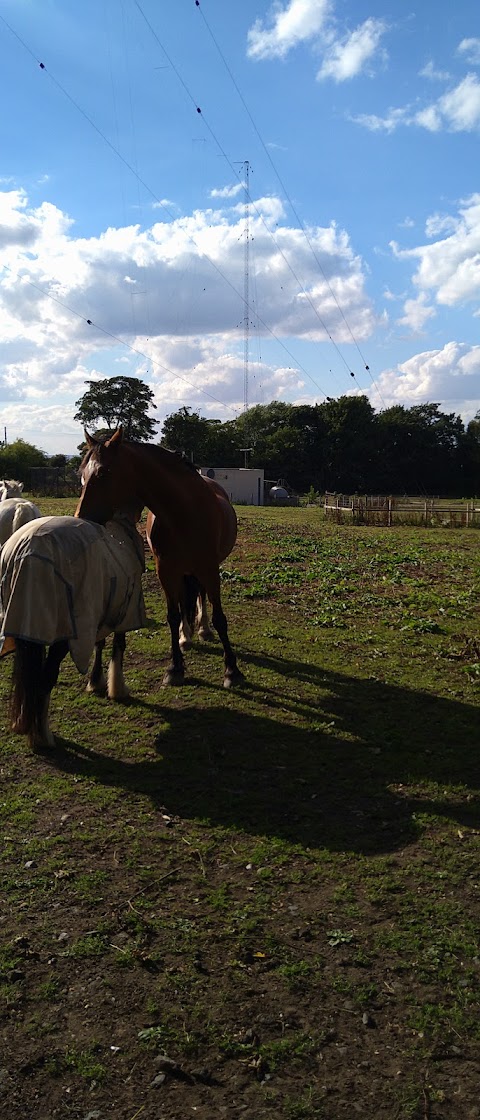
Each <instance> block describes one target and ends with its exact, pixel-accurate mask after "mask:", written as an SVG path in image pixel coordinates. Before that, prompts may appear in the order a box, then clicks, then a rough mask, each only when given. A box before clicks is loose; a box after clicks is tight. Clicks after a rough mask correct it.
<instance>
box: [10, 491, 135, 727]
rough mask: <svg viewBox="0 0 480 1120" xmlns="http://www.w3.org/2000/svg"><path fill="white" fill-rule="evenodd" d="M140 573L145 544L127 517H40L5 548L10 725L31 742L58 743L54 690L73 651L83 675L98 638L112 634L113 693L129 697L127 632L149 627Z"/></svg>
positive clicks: (101, 638) (110, 692)
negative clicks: (52, 718) (51, 713)
mask: <svg viewBox="0 0 480 1120" xmlns="http://www.w3.org/2000/svg"><path fill="white" fill-rule="evenodd" d="M124 508H125V506H124ZM143 570H144V549H143V542H142V539H141V537H140V534H139V533H138V532H137V530H136V527H135V522H134V520H133V519H132V518H131V517H129V516H120V515H117V516H116V517H115V518H114V519H113V520H111V521H109V523H108V525H106V526H102V525H98V524H93V523H92V522H87V521H80V520H79V519H78V518H77V517H40V518H38V519H36V520H34V521H31V522H30V523H29V524H28V525H25V526H24V527H23V528H21V529H18V530H17V532H16V533H14V534H13V536H12V537H10V539H9V540H8V541H7V543H6V544H5V545H4V547H3V549H2V552H1V554H0V655H3V654H5V653H9V652H11V651H13V652H14V662H13V675H12V694H11V701H10V707H11V716H12V727H13V729H14V730H15V731H18V732H20V733H22V734H26V735H28V737H29V740H30V744H31V745H32V746H33V747H36V746H53V745H54V738H53V735H52V733H51V731H50V728H49V721H48V710H49V703H50V694H51V692H52V689H53V687H54V685H55V684H56V682H57V680H58V673H59V669H60V665H61V662H62V661H63V658H64V657H65V656H66V655H67V653H68V652H70V655H71V657H72V660H73V662H74V664H75V665H76V667H77V669H78V671H79V672H80V673H82V674H85V673H86V672H87V670H88V665H89V661H90V658H91V655H92V652H93V649H94V646H95V642H96V641H102V640H103V639H104V638H105V637H106V636H107V635H108V634H111V633H112V632H114V633H115V641H114V649H113V652H112V662H111V665H110V674H109V694H110V695H111V696H113V697H115V698H117V699H118V698H120V696H122V695H125V684H124V680H123V652H124V649H125V631H127V630H137V629H139V628H140V627H142V626H145V624H146V617H145V607H144V602H143V593H142V584H141V577H142V572H143ZM47 648H48V653H47V652H46V649H47Z"/></svg>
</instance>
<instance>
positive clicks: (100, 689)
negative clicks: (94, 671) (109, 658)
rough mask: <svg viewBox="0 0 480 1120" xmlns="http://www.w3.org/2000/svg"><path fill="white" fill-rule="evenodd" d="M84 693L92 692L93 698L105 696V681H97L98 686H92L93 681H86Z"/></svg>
mask: <svg viewBox="0 0 480 1120" xmlns="http://www.w3.org/2000/svg"><path fill="white" fill-rule="evenodd" d="M85 691H86V692H92V693H93V695H94V696H106V695H107V682H106V680H103V681H99V682H98V684H93V681H88V684H87V687H86V689H85Z"/></svg>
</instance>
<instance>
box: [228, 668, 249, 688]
mask: <svg viewBox="0 0 480 1120" xmlns="http://www.w3.org/2000/svg"><path fill="white" fill-rule="evenodd" d="M244 680H245V677H244V675H243V673H241V672H240V669H227V672H226V673H225V676H224V678H223V687H224V688H234V687H235V685H236V684H241V683H242V681H244Z"/></svg>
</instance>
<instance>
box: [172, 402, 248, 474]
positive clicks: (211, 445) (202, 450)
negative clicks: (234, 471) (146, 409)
mask: <svg viewBox="0 0 480 1120" xmlns="http://www.w3.org/2000/svg"><path fill="white" fill-rule="evenodd" d="M162 443H164V444H165V446H166V447H169V448H170V450H171V451H182V452H183V454H184V455H186V456H187V457H188V458H189V459H192V460H193V462H195V463H198V465H199V466H202V467H207V466H208V467H225V466H228V465H229V464H230V465H232V464H233V462H234V455H235V442H234V440H233V439H232V436H231V433H230V431H229V429H228V427H227V425H226V424H222V423H221V421H220V420H206V419H205V417H204V416H200V414H199V413H198V412H192V410H191V408H179V410H178V412H172V413H171V414H170V416H167V418H166V420H165V422H164V425H163V428H162Z"/></svg>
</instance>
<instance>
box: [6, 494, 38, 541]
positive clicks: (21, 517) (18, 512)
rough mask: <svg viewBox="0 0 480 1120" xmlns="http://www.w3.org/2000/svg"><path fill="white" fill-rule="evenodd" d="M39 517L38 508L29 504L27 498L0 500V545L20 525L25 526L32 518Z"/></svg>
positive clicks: (31, 503)
mask: <svg viewBox="0 0 480 1120" xmlns="http://www.w3.org/2000/svg"><path fill="white" fill-rule="evenodd" d="M41 516H42V515H41V513H40V510H39V508H38V506H36V505H34V503H33V502H29V501H28V499H27V498H5V499H3V500H0V545H2V544H5V541H7V540H8V538H9V537H11V535H12V533H15V532H16V531H17V529H20V528H21V526H22V525H26V524H27V521H33V520H34V518H36V517H41Z"/></svg>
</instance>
